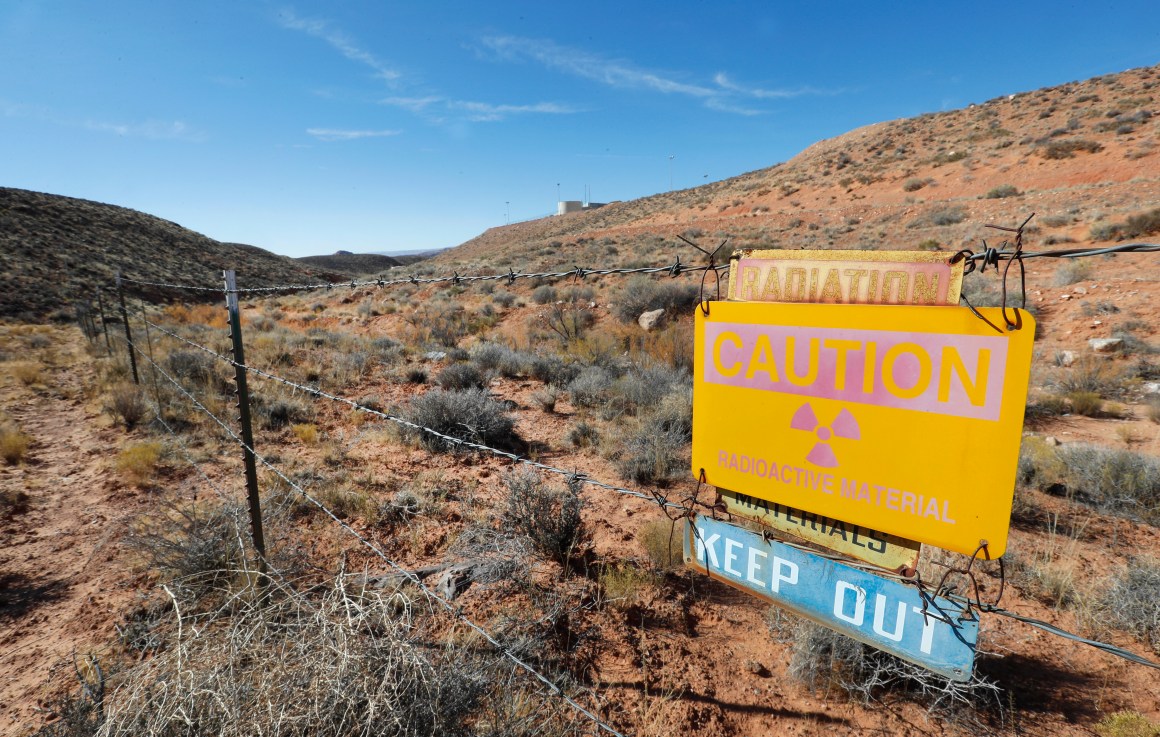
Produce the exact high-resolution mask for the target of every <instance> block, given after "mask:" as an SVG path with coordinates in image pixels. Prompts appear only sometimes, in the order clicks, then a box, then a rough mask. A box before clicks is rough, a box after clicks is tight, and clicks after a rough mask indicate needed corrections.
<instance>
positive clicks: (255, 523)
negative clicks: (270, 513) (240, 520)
mask: <svg viewBox="0 0 1160 737" xmlns="http://www.w3.org/2000/svg"><path fill="white" fill-rule="evenodd" d="M223 275H224V276H225V280H226V309H227V310H228V311H229V318H230V338H231V339H232V341H233V348H234V351H233V355H234V383H235V384H236V385H237V394H238V423H239V424H240V425H241V431H242V442H243V443H244V444H245V447H244V448H243V449H242V453H243V455H242V458H243V460H244V461H245V465H246V496H247V497H248V499H249V504H250V534H251V536H252V537H253V540H254V550H256V551H257V553H258V571H259V572H260V573H261V574H262V576H261V580H260V583H259V585H260V586H265V585H266V539H265V536H264V535H263V534H262V502H261V499H260V498H259V497H258V468H257V463H256V461H255V459H254V429H253V427H252V425H251V421H250V392H249V389H248V387H247V385H246V369H245V368H243V367H244V366H245V364H246V355H245V351H244V349H243V348H242V320H241V314H240V311H239V309H238V282H237V277H236V275H235V274H234V271H233V269H227V270H226V271H225V272H223Z"/></svg>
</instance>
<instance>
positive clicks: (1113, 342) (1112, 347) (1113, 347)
mask: <svg viewBox="0 0 1160 737" xmlns="http://www.w3.org/2000/svg"><path fill="white" fill-rule="evenodd" d="M1088 345H1089V346H1091V349H1092V350H1093V351H1095V352H1096V353H1115V352H1116V351H1118V350H1120V348H1121V347H1123V345H1124V339H1123V338H1092V339H1091V340H1089V341H1088Z"/></svg>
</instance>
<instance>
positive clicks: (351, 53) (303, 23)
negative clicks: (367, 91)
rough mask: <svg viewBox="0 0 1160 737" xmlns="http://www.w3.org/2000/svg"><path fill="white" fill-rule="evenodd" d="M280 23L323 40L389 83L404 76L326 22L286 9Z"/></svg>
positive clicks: (280, 17)
mask: <svg viewBox="0 0 1160 737" xmlns="http://www.w3.org/2000/svg"><path fill="white" fill-rule="evenodd" d="M278 22H279V23H280V24H281V25H282V27H283V28H287V29H289V30H292V31H301V32H302V33H305V34H307V35H309V36H313V37H314V38H318V39H321V40H323V41H325V42H326V43H328V44H330V46H331V47H333V48H334V49H335V50H336V51H338V52H339V53H340V54H342V55H343V56H345V57H346V58H347V59H350V60H351V61H353V62H357V63H359V64H362V65H364V66H367V67H370V68H371V69H372V70H373V71H374V72H375V76H376V77H379V78H380V79H384V80H386V81H388V82H394V81H395V80H397V79H399V78H400V77H401V76H402V75H401V74H400V73H399V72H398V70H396V69H394V68H393V67H391V66H390V65H389V64H387V63H386V62H384V61H382V60H381V59H379V58H378V57H377V56H375V55H374V54H372V53H371V52H369V51H367V50H366V49H363V48H362V47H360V46H359V45H358V44H357V43H355V42H354V41H353V40H351V39H350V38H349V37H348V36H347V35H346V34H345V33H343V32H342V31H340V30H338V29H335V28H332V27H331V26H330V24H329V23H327V22H326V21H324V20H317V19H312V18H300V17H298V15H297V14H295V13H294V11H293V10H289V9H284V10H283V11H282V12H281V13H280V14H279V16H278Z"/></svg>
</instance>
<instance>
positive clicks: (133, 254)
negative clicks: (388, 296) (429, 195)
mask: <svg viewBox="0 0 1160 737" xmlns="http://www.w3.org/2000/svg"><path fill="white" fill-rule="evenodd" d="M228 268H232V269H235V270H236V271H237V272H238V280H239V282H243V283H245V284H246V286H265V285H270V284H279V283H287V282H290V283H294V282H300V281H303V280H315V279H318V278H323V277H324V278H342V277H341V275H339V274H334V273H330V272H329V271H328V270H326V269H319V268H310V267H309V266H307V265H303V264H299V263H297V262H296V261H295V260H294V259H291V258H288V257H285V256H278V255H275V254H273V253H270V252H269V251H264V250H262V249H261V248H257V247H255V246H248V245H244V244H241V243H221V242H220V241H215V240H213V239H212V238H207V237H205V236H203V235H201V234H199V233H195V232H193V231H192V230H187V229H186V228H183V227H181V226H180V225H177V224H176V223H171V222H169V221H167V220H162V219H161V218H157V217H153V216H152V215H146V214H144V213H141V212H137V211H136V210H130V209H128V208H124V207H117V206H115V205H106V204H102V203H100V202H92V201H89V200H80V199H74V198H72V197H61V196H58V195H51V194H43V193H40V192H29V191H27V190H22V189H12V188H7V187H0V317H9V318H18V319H25V320H37V319H43V318H45V317H67V316H71V314H72V308H71V305H72V303H73V302H74V301H76V300H77V299H82V298H84V297H85V296H88V295H92V294H94V290H95V289H96V288H97V287H98V286H99V285H111V284H112V283H113V280H114V274H115V273H116V271H117V269H120V270H121V272H122V273H123V274H124V275H125V276H127V277H131V278H134V279H139V280H142V281H153V282H167V283H177V284H182V283H191V284H215V283H217V282H218V281H220V280H221V272H222V269H228ZM126 286H127V289H128V290H129V292H130V293H132V294H136V295H140V296H143V297H146V298H149V299H168V298H178V297H180V298H182V299H190V298H193V299H196V298H197V295H190V294H188V293H184V292H178V291H175V290H166V289H157V288H152V287H138V286H134V285H131V284H127V285H126Z"/></svg>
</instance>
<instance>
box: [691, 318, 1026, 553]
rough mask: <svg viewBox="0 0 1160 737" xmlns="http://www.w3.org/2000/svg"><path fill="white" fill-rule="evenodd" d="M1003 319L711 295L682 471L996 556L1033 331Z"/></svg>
mask: <svg viewBox="0 0 1160 737" xmlns="http://www.w3.org/2000/svg"><path fill="white" fill-rule="evenodd" d="M980 312H981V313H983V315H984V316H985V317H987V318H988V319H989V320H990V321H991V322H992V323H995V324H998V325H1002V324H1003V320H1002V318H1001V316H1000V314H999V313H1000V311H999V310H998V309H997V308H984V309H982V310H980ZM1018 315H1019V317H1020V318H1021V320H1022V327H1021V329H1018V330H1014V331H1011V332H1006V333H997V332H996V331H995V329H994V328H992V327H991V325H989V324H988V323H986V322H984V321H983V320H980V319H979V318H977V317H975V315H973V314H972V313H971V311H970V310H968V309H967V308H959V307H946V306H942V307H912V306H893V307H882V306H862V305H815V304H780V303H762V302H712V303H710V314H709V315H705V314H703V312H702V311H700V310H698V311H697V314H696V344H695V357H696V359H695V371H694V391H693V463H692V470H693V475H694V476H697V477H699V476H700V473H701V470H702V469H703V470H704V473H705V479H706V481H707V483H709V484H712V485H714V486H718V487H725V488H727V489H732V490H734V491H737V492H740V493H744V494H748V495H750V496H755V497H759V498H761V499H766V500H768V501H772V502H777V503H779V504H786V505H789V506H791V507H794V508H797V509H803V510H806V511H808V512H813V513H815V514H822V515H825V516H827V517H831V518H833V519H840V520H846V521H849V522H853V523H856V524H858V525H861V526H864V527H869V528H872V529H875V530H880V531H882V532H885V533H889V534H891V535H897V536H898V537H903V538H907V539H910V540H917V541H919V542H924V543H930V544H932V545H935V546H937V547H941V548H946V549H948V550H954V551H956V552H960V553H964V554H966V555H970V554H972V553H974V552H975V551H976V549H977V548H978V546H979V544H980V543H981V542H982V541H987V543H988V553H989V554H990V556H991V557H998V556H1000V555H1002V554H1003V551H1004V550H1005V548H1006V543H1007V532H1008V525H1009V522H1010V516H1011V499H1012V495H1013V492H1014V488H1015V471H1016V467H1017V464H1018V457H1019V443H1020V439H1021V435H1022V428H1023V410H1024V405H1025V403H1026V398H1027V381H1028V376H1029V373H1030V368H1031V349H1032V341H1033V336H1034V333H1035V325H1034V322H1033V321H1032V319H1031V317H1030V315H1028V314H1027V313H1026V312H1024V311H1020V312H1019V313H1018Z"/></svg>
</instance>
